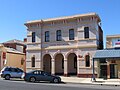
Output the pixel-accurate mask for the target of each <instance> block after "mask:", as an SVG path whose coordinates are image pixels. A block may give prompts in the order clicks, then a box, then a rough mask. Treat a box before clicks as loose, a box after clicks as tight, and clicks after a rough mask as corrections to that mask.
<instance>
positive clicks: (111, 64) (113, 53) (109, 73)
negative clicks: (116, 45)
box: [93, 49, 120, 79]
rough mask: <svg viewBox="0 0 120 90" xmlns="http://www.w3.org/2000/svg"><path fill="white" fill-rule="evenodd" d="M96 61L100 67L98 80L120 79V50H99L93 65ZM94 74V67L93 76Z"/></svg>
mask: <svg viewBox="0 0 120 90" xmlns="http://www.w3.org/2000/svg"><path fill="white" fill-rule="evenodd" d="M94 61H97V65H98V68H97V77H98V78H105V79H115V78H120V49H106V50H98V51H97V52H96V53H95V56H94V58H93V63H94ZM93 65H94V64H93ZM94 72H95V67H94V66H93V75H94Z"/></svg>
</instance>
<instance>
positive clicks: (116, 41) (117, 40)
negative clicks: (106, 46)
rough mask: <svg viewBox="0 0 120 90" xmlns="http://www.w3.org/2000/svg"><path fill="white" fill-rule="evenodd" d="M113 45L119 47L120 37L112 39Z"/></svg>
mask: <svg viewBox="0 0 120 90" xmlns="http://www.w3.org/2000/svg"><path fill="white" fill-rule="evenodd" d="M112 46H113V47H120V38H116V39H112Z"/></svg>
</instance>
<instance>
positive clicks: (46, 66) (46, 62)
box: [43, 54, 51, 73]
mask: <svg viewBox="0 0 120 90" xmlns="http://www.w3.org/2000/svg"><path fill="white" fill-rule="evenodd" d="M43 70H44V71H45V72H48V73H51V56H50V55H49V54H46V55H44V57H43Z"/></svg>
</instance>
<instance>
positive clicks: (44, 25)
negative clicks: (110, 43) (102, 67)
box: [25, 13, 103, 77]
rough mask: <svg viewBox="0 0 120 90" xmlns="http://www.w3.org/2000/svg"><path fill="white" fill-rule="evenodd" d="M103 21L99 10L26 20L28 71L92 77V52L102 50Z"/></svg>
mask: <svg viewBox="0 0 120 90" xmlns="http://www.w3.org/2000/svg"><path fill="white" fill-rule="evenodd" d="M100 23H101V19H100V17H99V16H98V14H96V13H88V14H80V15H74V16H66V17H58V18H51V19H43V20H35V21H28V22H26V23H25V26H26V27H27V49H26V69H27V71H29V70H34V69H39V70H44V71H46V72H49V73H51V74H59V75H64V76H68V75H77V76H78V77H91V76H92V58H93V55H94V54H95V52H96V50H98V49H103V31H102V29H101V26H100ZM95 66H97V63H95ZM95 73H96V74H97V72H95Z"/></svg>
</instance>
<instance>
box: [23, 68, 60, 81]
mask: <svg viewBox="0 0 120 90" xmlns="http://www.w3.org/2000/svg"><path fill="white" fill-rule="evenodd" d="M22 77H24V80H25V81H29V82H35V81H50V82H53V83H59V82H61V78H60V77H59V76H55V75H51V74H49V73H46V72H44V71H41V70H33V71H30V72H28V73H26V74H25V76H24V74H23V76H22Z"/></svg>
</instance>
